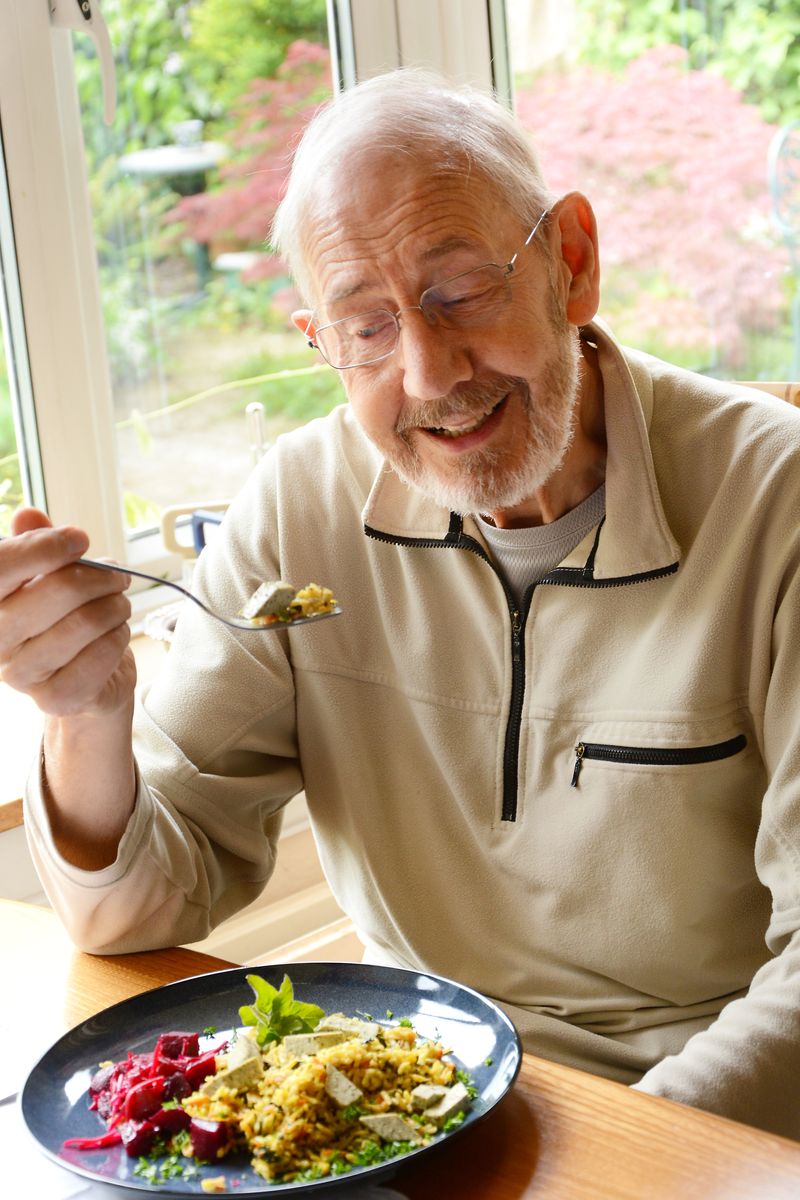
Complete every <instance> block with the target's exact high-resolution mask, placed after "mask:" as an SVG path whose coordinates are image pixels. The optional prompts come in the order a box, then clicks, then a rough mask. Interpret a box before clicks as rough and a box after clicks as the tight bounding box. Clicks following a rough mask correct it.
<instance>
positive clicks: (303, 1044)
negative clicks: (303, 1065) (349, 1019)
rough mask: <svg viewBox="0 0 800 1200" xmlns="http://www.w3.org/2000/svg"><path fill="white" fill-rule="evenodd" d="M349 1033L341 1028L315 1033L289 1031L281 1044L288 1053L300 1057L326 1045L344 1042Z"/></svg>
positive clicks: (322, 1048)
mask: <svg viewBox="0 0 800 1200" xmlns="http://www.w3.org/2000/svg"><path fill="white" fill-rule="evenodd" d="M348 1037H349V1035H348V1034H346V1033H343V1032H342V1030H341V1029H323V1030H320V1031H319V1032H317V1033H290V1034H287V1036H286V1037H285V1038H284V1039H283V1041H282V1043H281V1045H282V1046H283V1047H284V1049H285V1050H287V1051H288V1052H289V1054H296V1055H297V1057H298V1058H302V1056H303V1055H304V1054H316V1053H317V1051H318V1050H325V1049H326V1048H327V1047H328V1046H338V1045H339V1042H346V1041H347V1040H348Z"/></svg>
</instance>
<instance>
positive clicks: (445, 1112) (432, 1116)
mask: <svg viewBox="0 0 800 1200" xmlns="http://www.w3.org/2000/svg"><path fill="white" fill-rule="evenodd" d="M469 1104H470V1100H469V1092H468V1091H467V1089H466V1088H465V1087H464V1085H463V1083H454V1084H453V1086H452V1087H449V1088H445V1094H444V1096H443V1097H442V1098H441V1100H439V1101H437V1103H436V1104H432V1105H431V1107H430V1108H427V1109H426V1110H425V1120H426V1121H433V1122H435V1124H437V1125H438V1126H439V1127H440V1128H441V1126H442V1125H444V1123H445V1121H449V1120H450V1118H451V1117H454V1116H455V1115H456V1113H460V1112H463V1111H464V1110H465V1109H466V1108H469Z"/></svg>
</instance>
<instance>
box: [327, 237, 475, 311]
mask: <svg viewBox="0 0 800 1200" xmlns="http://www.w3.org/2000/svg"><path fill="white" fill-rule="evenodd" d="M481 248H482V244H481V243H480V242H476V241H474V240H473V239H472V238H466V237H458V236H457V235H456V236H453V237H448V238H445V240H444V241H443V242H437V243H436V245H435V246H429V247H428V249H427V250H423V252H422V254H421V255H420V261H421V262H423V263H429V262H435V261H436V259H439V258H444V257H445V255H447V254H452V253H453V252H454V251H455V250H478V249H481ZM375 286H376V285H375V284H374V283H373V282H372V281H371V280H366V279H358V280H356V281H355V283H352V284H350V285H345V286H343V287H341V288H338V289H337V291H335V292H333V293H332V295H330V296H329V297H328V298H327V300H326V304H327V305H329V306H330V305H333V304H341V303H342V301H344V300H350V299H351V298H352V297H353V296H358V295H360V293H361V292H369V291H372V290H373V289H374V288H375Z"/></svg>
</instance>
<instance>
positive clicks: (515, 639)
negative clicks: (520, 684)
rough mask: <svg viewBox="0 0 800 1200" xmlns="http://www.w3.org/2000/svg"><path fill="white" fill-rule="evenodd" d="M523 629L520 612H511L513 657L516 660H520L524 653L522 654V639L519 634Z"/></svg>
mask: <svg viewBox="0 0 800 1200" xmlns="http://www.w3.org/2000/svg"><path fill="white" fill-rule="evenodd" d="M521 629H522V626H521V624H520V619H519V613H518V612H516V611H514V612H512V614H511V646H512V658H513V660H514V662H519V661H520V658H521V657H522V654H521V649H522V647H521V645H520V642H521V639H520V636H519V635H520V631H521Z"/></svg>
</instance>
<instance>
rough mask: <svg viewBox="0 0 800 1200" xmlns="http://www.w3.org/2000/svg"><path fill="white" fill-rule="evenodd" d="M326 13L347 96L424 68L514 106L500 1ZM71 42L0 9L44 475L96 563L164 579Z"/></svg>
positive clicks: (1, 115)
mask: <svg viewBox="0 0 800 1200" xmlns="http://www.w3.org/2000/svg"><path fill="white" fill-rule="evenodd" d="M95 2H96V0H95ZM328 12H329V26H330V33H331V47H332V51H333V58H334V76H335V78H337V79H338V85H339V86H340V87H341V86H344V87H346V86H348V85H350V84H352V83H353V82H354V81H356V80H358V79H365V78H368V77H369V76H371V75H375V74H378V73H380V72H382V71H386V70H391V69H393V68H395V67H398V66H406V65H426V66H429V67H433V68H435V69H437V70H439V71H440V72H441V73H442V74H444V75H445V76H447V77H448V78H450V79H452V80H454V81H458V82H470V83H473V84H475V85H477V86H480V87H484V88H486V89H487V90H489V89H494V90H495V91H496V92H497V93H498V95H500V96H501V97H502V98H504V99H506V100H510V69H509V56H508V46H507V38H506V25H505V5H504V3H503V0H328ZM70 39H71V35H70V34H69V33H68V32H67V31H64V30H59V29H53V28H52V27H51V26H50V20H49V3H48V0H0V123H1V125H2V134H3V146H4V150H5V160H6V173H7V177H8V191H9V199H10V207H11V216H12V221H13V238H14V243H15V245H16V255H17V267H18V274H19V284H20V296H21V307H22V325H23V326H24V330H25V336H26V341H27V355H28V362H29V364H30V379H31V388H32V393H33V405H34V409H35V427H36V429H37V430H38V442H39V453H40V461H41V474H42V477H43V479H44V490H45V492H46V497H47V506H48V512H49V514H50V516H51V518H52V519H53V520H54V521H55V522H56V523H62V522H63V523H67V522H68V523H74V524H77V525H80V526H82V527H83V528H85V529H86V530H87V531H88V532H89V534H90V536H91V541H92V551H93V553H95V554H102V555H111V556H113V557H115V558H117V559H120V560H124V561H128V562H131V563H132V564H134V565H138V566H140V567H141V566H145V567H150V568H153V569H156V570H161V569H163V568H164V566H165V565H166V563H167V561H168V560H167V559H166V558H165V553H164V548H163V547H162V546H161V545H160V539H153V538H143V539H135V540H128V538H127V537H126V534H125V529H124V525H123V515H122V500H121V494H120V481H119V472H118V468H117V460H116V453H115V445H114V433H113V405H112V399H111V378H110V372H109V367H108V361H107V355H106V349H105V336H104V330H103V318H102V308H101V303H100V289H99V284H98V277H97V261H96V254H95V247H94V239H93V232H92V221H91V212H90V205H89V195H88V186H87V179H86V170H85V156H84V151H83V136H82V132H81V123H80V113H79V109H78V100H77V92H76V88H75V80H74V71H73V63H72V46H71V40H70ZM156 541H158V542H159V544H156ZM172 565H173V566H177V564H176V563H173V564H172Z"/></svg>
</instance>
